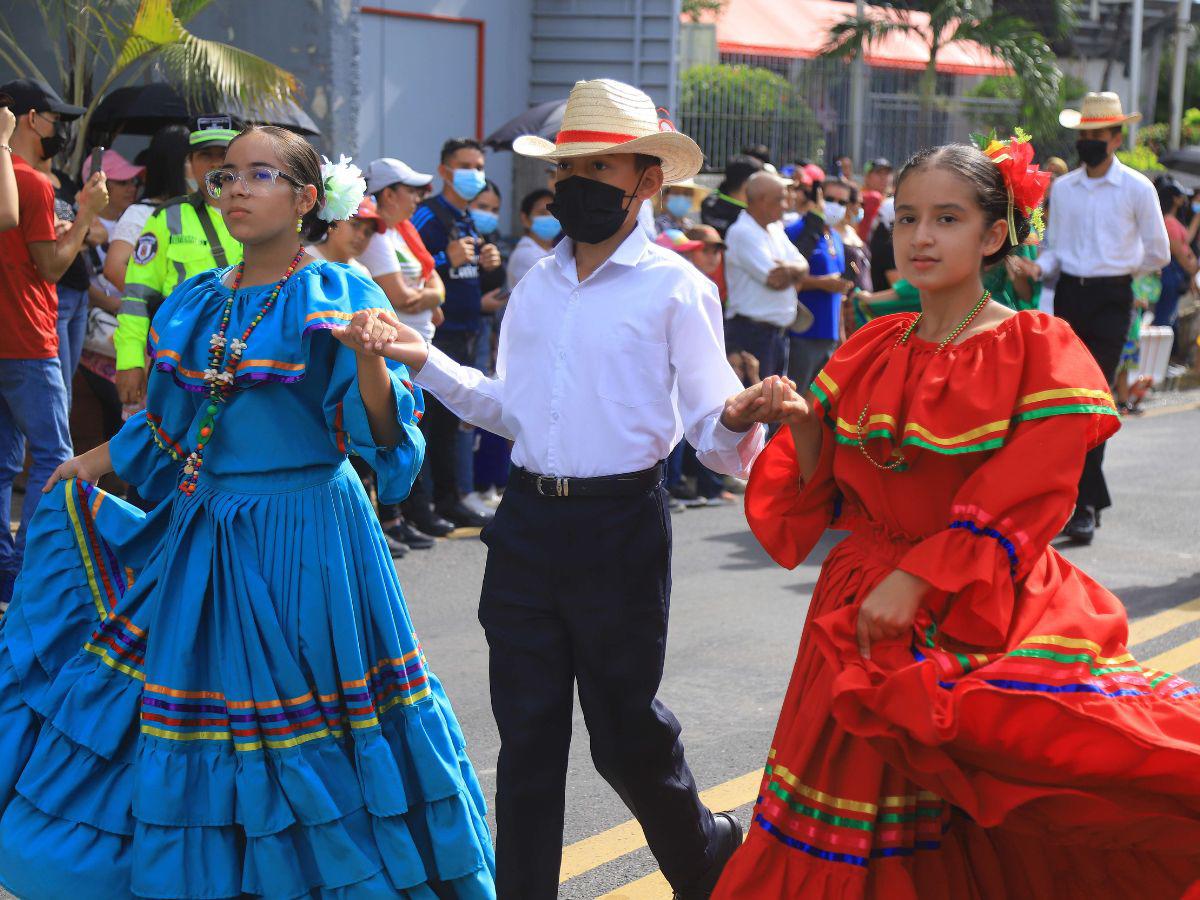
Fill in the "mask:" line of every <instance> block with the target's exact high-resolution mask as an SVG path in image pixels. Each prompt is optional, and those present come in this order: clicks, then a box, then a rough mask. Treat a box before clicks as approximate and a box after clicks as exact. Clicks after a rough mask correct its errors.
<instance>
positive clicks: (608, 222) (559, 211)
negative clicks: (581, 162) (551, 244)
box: [546, 175, 636, 244]
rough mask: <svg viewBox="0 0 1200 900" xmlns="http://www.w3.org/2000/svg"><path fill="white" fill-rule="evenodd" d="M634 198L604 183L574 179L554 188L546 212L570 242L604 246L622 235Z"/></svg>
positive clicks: (566, 180)
mask: <svg viewBox="0 0 1200 900" xmlns="http://www.w3.org/2000/svg"><path fill="white" fill-rule="evenodd" d="M635 196H636V195H634V194H626V193H625V192H624V191H623V190H621V189H620V188H619V187H616V186H614V185H611V184H605V183H604V182H603V181H596V180H595V179H592V178H584V177H582V176H580V175H572V176H571V177H570V178H564V179H563V180H562V181H560V182H558V183H557V184H556V185H555V186H554V202H553V203H551V204H550V205H549V206H547V207H546V210H547V212H549V213H550V215H552V216H554V218H556V219H558V221H559V224H561V225H562V230H563V233H564V234H565V235H566V236H567V237H569V238H570V239H571V240H573V241H576V242H577V243H580V244H601V243H603V242H604V241H607V240H608V239H609V238H610V237H612V236H613V235H614V234H616V233H617V232H618V231H620V229H621V226H622V225H623V224H624V223H625V215H626V213H628V212H629V203H631V202H633V199H634V197H635ZM626 198H629V202H628V203H627V202H626Z"/></svg>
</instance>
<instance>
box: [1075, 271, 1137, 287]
mask: <svg viewBox="0 0 1200 900" xmlns="http://www.w3.org/2000/svg"><path fill="white" fill-rule="evenodd" d="M1059 281H1060V282H1061V281H1067V282H1070V283H1071V284H1077V285H1079V286H1080V287H1087V286H1088V285H1092V286H1093V287H1103V286H1106V285H1108V286H1113V287H1124V286H1125V285H1127V284H1133V276H1132V275H1104V276H1102V277H1099V278H1087V277H1083V276H1080V275H1068V274H1066V273H1065V272H1064V273H1063V275H1062V277H1061V278H1059Z"/></svg>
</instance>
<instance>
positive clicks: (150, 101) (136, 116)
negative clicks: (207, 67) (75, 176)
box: [92, 81, 321, 136]
mask: <svg viewBox="0 0 1200 900" xmlns="http://www.w3.org/2000/svg"><path fill="white" fill-rule="evenodd" d="M206 112H212V113H228V114H229V115H231V116H233V117H234V118H235V119H240V120H242V121H244V122H256V123H258V124H260V125H279V126H281V127H283V128H287V129H288V130H290V131H294V132H296V133H297V134H303V135H307V136H317V135H319V134H320V133H321V131H320V129H319V128H317V125H316V123H315V122H313V120H312V119H311V118H309V115H308V113H306V112H305V111H304V110H302V109H301V108H300V107H299V106H297V105H296V104H295V103H292V102H291V101H288V102H286V103H281V104H280V103H276V104H267V105H264V106H263V107H262V108H261V109H259V110H257V111H255V112H254V114H250V113H249V112H247V110H246V107H245V106H243V105H242V104H241V103H239V102H237V101H236V100H226V101H224V102H219V103H214V104H213V105H212V106H211V107H204V108H190V107H189V106H188V104H187V102H186V101H185V100H184V98H183V97H182V96H181V95H180V93H179V92H178V91H177V90H175V88H173V87H171V85H169V84H166V83H164V82H161V81H155V82H151V83H150V84H135V85H130V86H129V87H123V88H117V89H116V90H115V91H110V92H109V93H108V94H107V95H106V96H105V97H104V99H103V100H101V101H100V105H99V106H97V107H96V112H95V113H94V114H93V115H92V126H93V127H94V128H97V129H98V130H101V131H112V132H120V133H121V134H154V132H156V131H158V129H160V128H162V127H163V126H164V125H173V124H176V123H181V124H185V125H186V124H187V123H188V122H189V121H190V120H191V119H192V117H193V116H195V115H203V114H204V113H206Z"/></svg>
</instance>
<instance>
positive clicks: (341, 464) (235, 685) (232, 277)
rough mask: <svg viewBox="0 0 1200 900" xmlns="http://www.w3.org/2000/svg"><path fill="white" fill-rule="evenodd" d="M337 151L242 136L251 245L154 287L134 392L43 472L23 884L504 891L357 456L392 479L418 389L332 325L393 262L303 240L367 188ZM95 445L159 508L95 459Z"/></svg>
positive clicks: (22, 613)
mask: <svg viewBox="0 0 1200 900" xmlns="http://www.w3.org/2000/svg"><path fill="white" fill-rule="evenodd" d="M326 173H327V174H326V175H325V176H324V177H323V175H322V170H321V167H320V162H319V160H318V158H317V156H316V153H315V152H314V151H313V150H312V148H311V147H309V145H308V144H307V143H305V142H304V141H303V140H301V139H299V138H297V137H295V136H294V135H292V134H290V133H289V132H286V131H283V130H281V129H275V128H251V129H248V130H247V131H246V132H243V133H242V135H240V136H239V137H238V138H237V139H236V140H234V141H233V143H231V144H230V147H229V154H228V157H227V160H226V164H225V166H224V168H222V169H221V170H219V171H217V172H214V173H212V174H211V175H210V176H209V180H208V181H207V187H208V189H209V190H210V191H211V192H212V193H213V194H214V196H218V199H219V202H220V205H221V208H222V213H223V214H224V216H225V219H226V222H227V223H228V226H229V230H230V232H231V233H232V234H233V235H234V236H235V237H236V238H237V239H238V240H240V241H242V242H243V244H244V245H245V262H244V263H243V265H242V266H241V267H238V268H235V269H225V270H218V271H212V272H208V273H205V274H203V275H199V276H196V277H195V278H192V279H189V280H188V281H185V282H183V283H182V284H181V285H180V286H179V287H178V288H177V289H176V290H175V292H174V293H173V294H172V295H171V296H170V297H168V298H167V300H166V301H165V302H164V303H163V305H162V307H161V309H159V311H158V312H157V314H156V315H155V317H154V322H153V329H152V331H151V336H150V344H151V353H152V356H153V359H154V372H153V376H152V378H151V379H150V384H149V392H148V397H147V404H146V410H145V412H143V413H139V414H138V415H136V416H134V417H132V418H131V419H130V420H129V421H128V422H127V423H126V424H125V426H124V427H123V428H122V429H121V431H120V432H119V433H118V434H117V435H116V437H114V438H113V439H112V441H110V442H109V443H108V444H106V445H103V446H101V447H97V448H96V449H95V450H92V451H89V452H88V453H85V454H83V455H82V456H78V457H76V458H75V459H73V460H71V461H69V462H67V463H65V464H64V465H63V466H61V467H60V469H59V470H58V471H57V472H56V473H55V475H54V476H53V477H52V478H51V479H50V482H49V483H48V484H47V485H46V491H47V496H46V497H45V498H44V499H43V501H42V504H41V507H40V509H39V512H38V515H37V516H36V518H35V519H34V521H33V524H32V527H31V533H30V537H29V544H28V550H27V553H26V558H25V567H24V570H23V572H22V574H21V576H20V578H19V580H18V582H17V585H16V590H15V594H14V598H13V602H12V605H11V607H10V609H9V611H8V614H7V616H6V617H5V619H4V621H3V624H2V625H0V884H3V885H4V886H5V887H7V888H8V889H9V890H10V891H12V892H13V893H15V894H16V895H17V896H18V897H21V898H23V900H63V898H74V900H93V898H94V900H110V898H112V900H118V898H120V900H126V898H129V897H131V896H133V897H154V898H223V897H245V896H252V897H268V898H280V900H284V898H297V897H305V898H310V897H311V898H317V897H320V898H338V900H342V898H345V900H360V898H371V900H373V898H384V897H386V898H396V897H401V898H414V900H416V898H421V900H431V898H435V897H437V898H448V897H455V898H469V900H475V898H492V897H494V896H495V888H494V886H493V870H494V864H493V854H492V848H491V841H490V837H489V833H488V828H487V824H486V821H485V818H484V816H485V811H484V809H485V808H484V801H483V797H482V794H481V791H480V788H479V784H478V781H477V780H476V777H475V774H474V772H473V770H472V768H471V765H470V763H469V761H468V760H467V756H466V752H465V750H464V741H463V736H462V733H461V731H460V729H459V727H458V724H457V722H456V721H455V718H454V714H453V712H452V711H451V709H450V704H449V702H448V701H447V699H446V696H445V694H444V693H443V691H442V687H441V685H440V684H439V682H438V681H437V679H436V678H435V677H434V676H433V674H432V673H431V672H430V671H429V668H428V666H427V664H426V660H425V657H424V655H423V653H422V651H421V646H420V643H419V642H418V640H417V637H416V634H415V633H414V630H413V625H412V622H411V620H410V619H409V615H408V610H407V609H406V607H405V603H404V598H403V596H402V594H401V591H400V584H399V581H398V580H397V577H396V571H395V568H394V567H393V564H392V560H391V557H390V554H389V553H388V549H387V546H386V544H385V543H384V539H383V534H382V533H381V532H380V529H379V525H378V524H377V523H376V519H375V516H374V514H373V512H372V510H371V507H370V505H369V503H368V499H367V496H366V494H365V493H364V491H363V488H362V485H361V484H360V482H359V480H358V478H357V476H356V475H355V474H354V471H353V469H352V468H351V467H350V464H349V463H348V462H347V458H346V457H347V454H348V453H350V452H354V453H357V454H359V455H360V456H362V457H363V458H364V459H365V460H366V461H367V462H368V463H369V464H370V465H371V466H372V468H374V469H375V471H376V473H377V474H378V481H379V493H380V497H381V499H382V500H384V501H388V502H394V501H399V500H400V499H402V498H403V497H404V496H405V495H406V494H407V493H408V490H409V488H410V486H411V485H412V481H413V478H414V477H415V475H416V473H417V471H418V469H419V468H420V465H421V457H422V454H423V451H424V442H423V440H422V437H421V433H420V431H419V430H418V428H417V422H418V420H419V419H420V417H421V410H422V401H421V396H420V393H419V392H418V391H416V390H415V389H414V388H413V387H412V385H411V383H410V382H409V381H408V380H407V372H406V370H405V369H404V368H403V367H402V366H398V365H395V364H393V365H391V366H390V367H389V365H388V364H386V363H385V362H384V361H383V360H382V359H381V358H380V357H378V356H375V355H373V354H371V353H369V352H368V349H369V343H368V342H369V340H370V334H364V333H362V332H361V331H360V330H357V329H356V330H355V331H353V332H351V331H350V330H349V329H348V328H347V327H346V326H347V325H348V323H349V321H350V320H351V318H352V317H353V316H354V314H355V313H356V312H361V311H364V310H372V309H376V308H383V307H386V306H387V301H386V299H385V298H384V296H383V295H382V293H380V291H379V289H378V288H376V287H375V285H374V284H373V283H372V282H371V281H369V280H368V279H365V278H362V277H360V276H358V275H357V274H355V273H354V272H353V271H352V270H351V269H349V268H348V267H346V266H343V265H338V264H333V263H325V262H321V261H316V260H313V259H311V258H310V257H308V256H306V255H305V254H304V252H303V250H302V249H301V244H300V241H301V237H302V236H304V237H307V238H310V239H311V238H312V237H313V236H314V235H313V233H312V232H313V231H314V230H320V229H321V228H322V227H323V226H325V225H326V224H327V223H328V222H329V221H331V220H334V219H337V218H344V217H345V216H348V215H349V214H350V213H351V212H352V211H353V210H354V209H355V208H356V207H357V204H358V199H359V198H361V181H360V180H358V178H357V174H358V173H357V170H356V169H353V167H349V166H347V165H344V164H342V165H340V166H330V167H328V168H327V170H326ZM354 185H358V190H357V196H353V195H354V194H355V191H354V190H353V189H350V190H348V187H349V188H353V186H354ZM327 194H328V195H327ZM321 220H323V221H321ZM172 249H174V248H172ZM153 252H159V253H163V252H168V248H166V247H158V248H155V249H154V251H153ZM109 471H115V472H117V474H119V475H120V476H121V477H122V478H124V479H126V480H127V481H129V482H131V483H132V484H134V485H135V486H136V487H137V490H138V492H139V493H140V494H141V495H142V496H143V497H146V498H149V499H151V500H153V501H155V503H156V505H155V508H154V510H153V511H152V512H150V513H148V514H143V513H142V512H140V511H138V510H136V509H134V508H133V507H131V506H129V505H127V504H125V503H123V502H122V501H121V500H119V499H117V498H115V497H112V496H110V495H108V494H106V493H104V492H103V491H101V490H99V489H97V488H95V487H94V486H93V485H94V483H95V482H96V480H97V479H98V478H100V477H101V476H102V475H104V474H105V473H107V472H109Z"/></svg>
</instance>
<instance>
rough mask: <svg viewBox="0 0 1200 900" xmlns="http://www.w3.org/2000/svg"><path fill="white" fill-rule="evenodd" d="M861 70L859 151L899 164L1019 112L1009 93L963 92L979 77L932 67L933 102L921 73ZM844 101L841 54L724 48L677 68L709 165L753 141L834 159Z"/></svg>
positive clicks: (840, 149)
mask: <svg viewBox="0 0 1200 900" xmlns="http://www.w3.org/2000/svg"><path fill="white" fill-rule="evenodd" d="M867 73H868V84H867V91H866V103H865V115H864V118H865V121H866V127H865V128H864V130H863V134H864V141H863V155H864V157H865V159H866V160H870V159H874V158H877V157H880V156H883V157H887V158H888V159H890V160H892V161H893V162H897V163H898V162H901V161H903V160H905V159H907V158H908V157H909V156H911V155H912V154H913V153H914V152H916V151H917V150H919V149H920V148H921V147H924V146H930V145H933V144H942V143H946V142H948V141H955V140H959V141H965V140H967V139H968V137H969V136H970V134H971V133H972V132H974V131H987V130H990V129H991V128H992V127H995V128H997V129H998V130H1001V131H1002V130H1005V129H1008V128H1011V126H1012V124H1014V123H1016V122H1017V121H1018V118H1019V107H1018V104H1017V103H1016V102H1015V101H1009V100H993V99H981V98H975V97H969V96H966V92H967V91H968V90H969V89H970V88H971V87H972V86H974V84H976V83H977V82H978V79H976V78H961V77H956V76H950V75H941V74H939V75H938V78H937V90H936V96H935V98H934V102H933V103H932V104H931V105H929V106H928V107H927V108H925V109H923V108H922V104H921V101H920V89H919V83H920V78H921V73H920V72H915V71H908V70H903V69H880V68H873V67H872V68H868V69H867ZM850 107H851V96H850V66H849V64H848V63H846V62H845V61H842V60H834V59H827V58H817V59H790V58H785V57H777V56H756V55H748V54H740V53H737V54H735V53H722V54H720V62H719V64H714V65H700V66H692V67H689V68H687V69H685V70H684V71H683V72H682V73H681V78H680V97H679V109H678V117H677V124H678V125H679V127H680V129H681V130H682V131H684V132H686V133H687V134H690V135H692V136H693V137H694V138H695V139H696V140H697V142H698V143H699V144H700V146H701V147H702V148H703V149H704V152H705V154H706V157H707V166H708V168H709V169H710V170H719V169H722V168H724V166H725V162H726V160H727V159H728V158H729V157H730V156H733V155H735V154H737V153H738V152H739V151H740V150H741V149H742V148H743V147H745V146H748V145H751V144H765V145H766V146H767V147H768V148H769V149H770V151H771V156H772V158H773V159H775V160H778V161H780V162H782V163H788V162H793V161H795V160H798V159H811V160H814V161H817V162H819V163H822V164H824V165H825V166H826V167H831V166H832V164H833V161H834V160H835V159H837V157H839V156H841V155H843V154H849V153H850V152H851V136H850V131H851V123H850V112H851V111H850ZM862 162H863V160H855V163H856V165H861V163H862Z"/></svg>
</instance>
